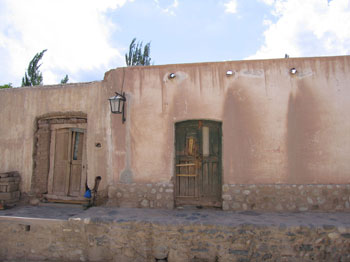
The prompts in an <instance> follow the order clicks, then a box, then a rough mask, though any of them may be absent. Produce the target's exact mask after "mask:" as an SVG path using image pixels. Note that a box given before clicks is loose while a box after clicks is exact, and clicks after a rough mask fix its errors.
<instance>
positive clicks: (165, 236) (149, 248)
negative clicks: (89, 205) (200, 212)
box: [0, 211, 350, 262]
mask: <svg viewBox="0 0 350 262" xmlns="http://www.w3.org/2000/svg"><path fill="white" fill-rule="evenodd" d="M114 212H115V213H116V212H117V211H114ZM257 219H259V218H257ZM213 223H215V221H213ZM213 223H212V224H209V225H208V224H206V223H204V224H200V223H193V224H192V222H188V223H186V224H182V223H180V224H167V223H165V224H164V223H152V222H146V221H127V220H123V221H122V220H120V222H117V221H103V220H101V219H98V220H96V221H93V220H92V219H89V218H85V219H71V220H69V221H63V220H50V219H46V220H45V219H22V220H21V219H12V220H11V219H10V218H8V219H7V220H6V219H4V218H2V219H0V235H1V240H2V241H1V245H0V260H1V261H44V260H45V261H67V262H68V261H72V262H73V261H101V262H102V261H104V262H154V261H168V262H199V261H203V262H227V261H232V262H248V261H270V262H272V261H289V262H297V261H304V262H308V261H310V262H311V261H327V262H328V261H342V262H345V261H350V228H349V227H344V226H335V225H297V224H296V225H295V226H293V225H289V226H286V225H284V224H281V225H278V224H277V225H275V226H273V225H266V224H265V225H258V224H245V223H243V222H242V223H241V224H240V225H238V224H236V225H215V224H213ZM161 259H164V260H161Z"/></svg>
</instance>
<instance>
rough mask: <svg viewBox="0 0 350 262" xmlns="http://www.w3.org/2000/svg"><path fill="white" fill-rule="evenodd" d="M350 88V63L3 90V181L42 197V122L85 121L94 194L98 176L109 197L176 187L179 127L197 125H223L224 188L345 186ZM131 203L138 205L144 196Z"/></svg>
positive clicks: (299, 63) (266, 64)
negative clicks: (73, 116) (9, 175)
mask: <svg viewBox="0 0 350 262" xmlns="http://www.w3.org/2000/svg"><path fill="white" fill-rule="evenodd" d="M291 68H296V69H297V73H296V74H294V75H293V74H291V73H290V69H291ZM227 70H232V72H233V74H232V75H230V76H228V75H226V72H227ZM170 73H175V75H176V77H175V78H173V79H170V78H169V77H168V76H169V74H170ZM349 82H350V57H349V56H343V57H323V58H289V59H274V60H252V61H232V62H219V63H200V64H178V65H164V66H149V67H131V68H119V69H115V70H111V71H109V72H107V73H106V75H105V78H104V80H103V81H100V82H93V83H81V84H69V85H64V86H62V85H57V86H43V87H33V88H14V89H8V90H0V104H1V107H2V110H1V112H0V123H1V125H0V152H1V158H0V172H7V171H14V170H16V171H18V172H19V173H20V174H21V176H22V180H21V181H22V182H21V191H22V192H29V191H30V190H31V189H32V190H33V191H35V190H38V191H43V190H42V187H44V186H42V185H40V183H41V182H43V183H44V182H45V181H44V180H42V181H41V182H40V181H37V182H38V188H37V189H35V188H32V187H31V184H32V181H36V180H35V179H36V178H35V177H34V178H33V174H35V172H37V171H34V165H35V163H34V160H33V155H35V136H36V135H39V134H35V131H36V128H35V127H36V125H37V123H36V121H37V119H40V117H42V116H43V115H46V114H58V113H63V114H65V113H68V112H81V113H84V114H86V115H87V122H88V125H87V162H88V167H87V176H88V185H89V187H90V188H92V187H93V185H94V179H95V177H96V176H101V177H102V181H101V185H100V188H99V189H100V191H101V193H103V195H104V196H107V194H108V191H110V193H109V195H110V196H116V195H118V194H114V193H113V192H114V191H115V187H121V188H122V187H123V186H122V185H123V184H125V187H126V188H130V187H133V186H132V184H146V185H147V184H152V185H153V184H157V183H168V184H174V181H175V180H174V158H175V154H174V151H175V149H174V142H175V141H174V128H175V123H176V122H179V121H185V120H192V119H207V120H215V121H219V122H222V134H223V136H222V170H221V171H222V178H223V179H222V181H223V185H225V184H226V185H241V184H242V185H269V184H281V185H308V184H314V185H333V184H338V185H346V184H349V183H350V178H349V173H350V162H349V161H348V159H349V157H348V156H349V155H350V121H349V113H348V112H350V103H349V97H350V89H349V87H348V83H349ZM115 91H118V92H125V94H126V98H127V102H126V107H125V109H126V112H125V113H126V114H125V115H126V122H125V123H124V124H123V123H122V121H121V116H120V115H112V114H111V113H110V109H109V104H108V100H107V99H108V98H109V97H111V96H112V95H113V94H114V92H115ZM42 135H43V136H45V134H44V129H43V134H42ZM98 144H99V145H100V146H96V145H98ZM38 146H39V147H46V146H47V145H45V144H42V145H41V144H38ZM43 161H46V160H43ZM45 168H46V167H45V166H44V165H43V170H44V171H38V172H45ZM37 177H43V176H42V175H38V176H37ZM33 179H34V180H33ZM109 187H110V190H108V188H109ZM119 191H120V190H119ZM137 191H138V190H135V192H137ZM263 191H264V190H262V191H261V192H263ZM276 192H277V191H276ZM119 193H122V192H119ZM129 193H132V192H129ZM119 195H120V194H119ZM124 195H125V194H124ZM226 195H227V194H226ZM346 196H347V195H344V197H346ZM235 197H236V196H235ZM241 197H242V196H241ZM259 197H260V198H261V197H264V195H259ZM320 197H321V196H320ZM131 198H132V199H135V201H136V202H135V203H134V204H133V205H139V202H140V200H139V199H140V197H139V196H138V195H137V194H136V195H134V196H131ZM146 198H147V201H149V206H151V204H150V203H151V202H150V201H151V199H150V198H151V197H146ZM148 198H149V199H148ZM225 198H227V196H225ZM171 199H173V198H171V197H169V201H172V200H171ZM286 199H287V198H286ZM225 201H231V200H225ZM312 201H313V203H314V202H315V201H317V200H312ZM341 201H343V200H341ZM344 201H345V200H344ZM112 202H113V201H112ZM114 202H115V203H119V204H121V205H122V203H126V202H127V201H121V199H119V200H116V199H115V200H114ZM141 202H142V200H141ZM145 203H146V202H145V201H144V204H145ZM227 203H228V202H227ZM342 203H343V202H342ZM156 205H157V204H156ZM161 205H162V206H163V204H161ZM229 205H231V207H232V205H233V203H230V204H229ZM241 205H242V208H243V202H242V203H241ZM342 205H344V206H345V205H346V202H344V203H343V204H342ZM141 206H142V205H141ZM145 206H147V205H146V204H145ZM226 206H227V205H226ZM336 206H337V204H336V203H335V206H334V208H335V207H336ZM332 208H333V206H332Z"/></svg>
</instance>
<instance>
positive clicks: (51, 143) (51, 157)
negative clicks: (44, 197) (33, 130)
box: [47, 130, 56, 194]
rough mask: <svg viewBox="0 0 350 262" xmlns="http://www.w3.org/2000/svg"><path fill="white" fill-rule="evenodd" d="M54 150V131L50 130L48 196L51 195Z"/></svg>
mask: <svg viewBox="0 0 350 262" xmlns="http://www.w3.org/2000/svg"><path fill="white" fill-rule="evenodd" d="M55 150H56V130H51V140H50V170H49V180H48V188H47V191H48V193H49V194H53V177H54V167H55Z"/></svg>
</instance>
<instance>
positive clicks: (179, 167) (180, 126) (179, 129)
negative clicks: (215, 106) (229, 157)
mask: <svg viewBox="0 0 350 262" xmlns="http://www.w3.org/2000/svg"><path fill="white" fill-rule="evenodd" d="M175 148H176V166H175V173H176V174H175V175H176V193H175V201H176V205H198V206H221V123H219V122H214V121H206V120H191V121H185V122H181V123H177V124H176V125H175Z"/></svg>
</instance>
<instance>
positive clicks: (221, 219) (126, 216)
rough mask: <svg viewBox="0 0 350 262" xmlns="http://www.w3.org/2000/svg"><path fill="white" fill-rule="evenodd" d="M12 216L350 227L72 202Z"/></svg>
mask: <svg viewBox="0 0 350 262" xmlns="http://www.w3.org/2000/svg"><path fill="white" fill-rule="evenodd" d="M11 217H24V218H40V219H59V220H69V219H74V220H76V219H77V220H79V219H81V220H84V219H87V220H91V221H93V222H103V221H106V222H126V221H140V222H141V221H142V222H152V223H159V224H175V225H176V224H203V225H223V226H235V225H242V224H253V225H262V226H264V225H266V226H278V227H280V226H281V227H285V226H287V227H289V226H300V225H301V226H307V227H323V226H335V227H339V226H340V227H341V226H344V227H350V213H348V212H337V213H321V212H300V213H285V212H284V213H267V212H266V213H262V212H254V211H245V212H244V211H243V212H231V211H222V210H216V209H196V208H185V209H174V210H165V209H140V208H107V207H92V208H89V209H87V210H83V209H82V208H81V207H76V206H73V207H70V206H69V205H57V206H55V205H50V206H19V207H15V208H12V209H8V210H0V219H9V218H11Z"/></svg>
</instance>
